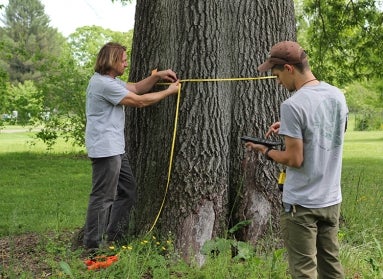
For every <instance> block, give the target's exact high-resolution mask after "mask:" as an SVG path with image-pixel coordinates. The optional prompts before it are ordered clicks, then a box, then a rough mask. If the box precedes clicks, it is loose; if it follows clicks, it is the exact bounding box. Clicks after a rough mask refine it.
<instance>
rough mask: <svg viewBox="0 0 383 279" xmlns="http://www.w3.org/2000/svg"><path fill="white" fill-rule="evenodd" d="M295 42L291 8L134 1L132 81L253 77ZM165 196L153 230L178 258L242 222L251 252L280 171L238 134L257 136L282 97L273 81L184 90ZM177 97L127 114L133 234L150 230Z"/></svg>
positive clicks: (272, 208) (272, 209) (269, 219)
mask: <svg viewBox="0 0 383 279" xmlns="http://www.w3.org/2000/svg"><path fill="white" fill-rule="evenodd" d="M286 39H290V40H294V39H295V21H294V6H293V1H276V0H275V1H261V0H258V1H254V0H247V1H204V0H199V1H186V2H185V1H182V2H180V1H175V0H164V1H160V2H158V1H155V2H153V1H151V0H142V1H138V2H137V6H136V21H135V30H134V38H133V48H132V67H131V74H130V79H131V80H132V81H137V80H140V79H141V78H143V77H145V76H146V75H147V74H148V73H150V71H151V70H152V69H155V68H158V69H166V68H172V69H174V70H175V71H176V72H177V73H178V75H179V77H180V78H181V79H188V78H202V79H203V78H230V77H254V76H258V72H257V66H258V65H259V64H260V63H261V62H263V60H264V59H265V58H266V56H267V53H268V51H269V49H270V47H271V45H273V44H274V43H276V42H278V41H281V40H286ZM181 94H182V96H181V104H180V115H179V124H178V134H177V139H176V145H175V153H174V154H175V155H174V162H173V163H174V166H173V172H172V179H171V183H170V187H169V193H168V196H167V199H166V202H165V206H164V209H163V212H162V215H161V218H160V219H159V221H158V223H157V224H156V227H155V229H156V230H157V232H158V233H160V234H162V235H167V233H168V232H169V231H170V232H172V233H173V234H174V236H175V239H176V246H177V248H178V249H179V250H180V251H182V252H183V255H184V256H185V257H188V256H191V255H192V254H193V253H197V260H199V261H202V257H201V255H199V251H200V249H201V247H202V245H203V244H204V243H205V242H206V241H207V240H209V239H211V238H214V237H218V236H225V235H226V234H227V231H228V228H230V227H231V226H233V225H234V224H237V223H238V222H240V221H243V220H251V224H250V225H249V226H248V227H246V228H245V229H243V230H241V231H240V232H238V235H237V237H240V238H241V239H243V240H248V241H251V242H253V243H255V242H256V241H257V240H258V239H259V237H260V236H261V235H263V234H264V233H265V231H266V230H267V228H270V227H274V226H275V225H276V224H277V222H275V220H274V217H275V216H276V215H277V213H278V212H279V209H280V193H279V192H278V190H277V182H276V176H277V173H278V166H276V165H275V164H274V163H272V162H269V161H266V160H265V159H264V158H263V156H260V155H258V154H254V153H246V152H245V151H244V148H243V144H242V143H241V141H240V137H241V136H242V135H254V136H261V137H263V136H264V133H265V131H266V129H267V127H268V126H269V125H270V124H271V123H272V122H274V121H276V120H278V118H279V105H280V103H281V101H282V100H284V99H285V98H286V97H287V92H286V91H282V90H281V89H279V88H277V86H276V82H275V80H263V81H245V82H195V83H183V84H182V93H181ZM175 102H176V100H175V98H168V99H166V100H164V101H162V102H160V103H159V104H157V105H155V106H152V107H149V108H145V109H131V108H129V109H127V127H126V130H127V149H128V153H129V155H130V158H131V163H132V165H133V169H134V172H135V174H136V176H137V181H138V185H139V201H138V203H137V211H136V212H137V214H135V216H134V217H135V218H134V219H135V225H136V227H135V229H136V231H141V232H145V231H147V230H148V229H149V227H150V226H151V225H152V224H153V222H154V218H155V216H156V214H157V213H158V211H159V209H160V204H161V201H162V197H163V195H164V193H165V185H166V173H167V167H168V165H167V164H168V162H169V158H168V154H169V151H170V144H171V135H172V128H173V126H172V125H173V124H174V111H175Z"/></svg>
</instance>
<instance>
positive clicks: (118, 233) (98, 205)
mask: <svg viewBox="0 0 383 279" xmlns="http://www.w3.org/2000/svg"><path fill="white" fill-rule="evenodd" d="M91 160H92V184H93V187H92V192H91V193H90V197H89V204H88V211H87V216H86V222H85V228H84V245H85V247H87V248H97V247H99V245H100V244H101V243H102V241H113V240H120V239H121V238H122V236H123V234H124V232H126V230H127V227H128V225H129V215H130V211H131V209H132V207H133V205H134V203H135V201H136V182H135V179H134V176H133V173H132V170H131V168H130V165H129V161H128V158H127V156H126V155H125V154H123V155H117V156H112V157H105V158H91Z"/></svg>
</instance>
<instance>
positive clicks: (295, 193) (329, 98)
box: [279, 82, 348, 208]
mask: <svg viewBox="0 0 383 279" xmlns="http://www.w3.org/2000/svg"><path fill="white" fill-rule="evenodd" d="M347 114H348V108H347V105H346V100H345V97H344V94H343V93H342V92H341V91H340V90H339V89H338V88H336V87H334V86H331V85H329V84H327V83H325V82H320V84H318V85H315V86H304V87H302V88H301V89H299V90H298V91H297V92H296V93H295V94H294V95H293V96H292V97H290V98H289V99H287V100H286V101H284V102H283V103H282V105H281V125H280V129H279V134H281V135H286V136H289V137H292V138H298V139H302V140H303V156H304V161H303V165H302V166H301V167H299V168H293V167H287V170H286V180H285V183H284V186H283V197H282V200H283V201H284V202H286V203H289V204H298V205H301V206H303V207H308V208H323V207H327V206H331V205H334V204H338V203H340V202H341V201H342V194H341V187H340V179H341V169H342V150H343V138H344V131H345V125H346V120H347Z"/></svg>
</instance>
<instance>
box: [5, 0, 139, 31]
mask: <svg viewBox="0 0 383 279" xmlns="http://www.w3.org/2000/svg"><path fill="white" fill-rule="evenodd" d="M40 1H41V3H42V4H43V5H44V6H45V14H46V15H48V16H49V18H50V20H51V26H52V27H55V28H57V29H58V31H59V32H61V33H62V34H63V35H64V36H65V37H67V36H68V35H70V34H71V33H73V32H74V31H75V30H76V28H78V27H82V26H91V25H97V26H101V27H103V28H105V29H106V28H109V29H111V30H113V31H121V32H127V31H129V30H131V29H133V27H134V12H135V5H136V1H133V3H132V4H128V5H126V6H122V5H121V4H120V2H118V1H115V3H112V1H111V0H59V1H58V0H40ZM0 4H4V5H5V6H6V5H8V0H0ZM1 14H2V15H3V14H4V9H3V10H2V11H1ZM0 24H1V25H2V23H0Z"/></svg>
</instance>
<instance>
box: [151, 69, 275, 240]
mask: <svg viewBox="0 0 383 279" xmlns="http://www.w3.org/2000/svg"><path fill="white" fill-rule="evenodd" d="M273 78H276V77H275V76H266V77H247V78H208V79H181V80H179V83H180V84H179V86H178V95H177V104H176V113H175V118H174V128H173V138H172V145H171V149H170V159H169V167H168V178H167V182H166V188H165V194H164V198H163V199H162V203H161V206H160V209H159V211H158V213H157V216H156V218H155V220H154V222H153V225H152V226H151V227H150V229H149V231H148V233H150V232H151V231H152V230H153V228H154V227H155V225H156V224H157V221H158V219H159V218H160V215H161V212H162V209H163V207H164V204H165V200H166V196H167V193H168V189H169V184H170V176H171V172H172V165H173V156H174V146H175V142H176V135H177V123H178V114H179V107H180V100H181V87H182V83H185V82H218V81H249V80H263V79H273ZM158 84H159V85H161V84H162V85H163V84H169V83H158Z"/></svg>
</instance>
